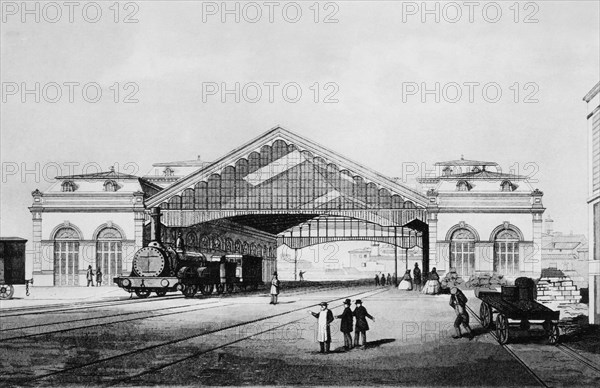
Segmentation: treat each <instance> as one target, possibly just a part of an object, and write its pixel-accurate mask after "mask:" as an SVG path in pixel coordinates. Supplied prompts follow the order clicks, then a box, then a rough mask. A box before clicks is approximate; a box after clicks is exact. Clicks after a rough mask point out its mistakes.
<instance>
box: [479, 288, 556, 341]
mask: <svg viewBox="0 0 600 388" xmlns="http://www.w3.org/2000/svg"><path fill="white" fill-rule="evenodd" d="M519 279H524V278H519ZM519 279H517V281H516V282H515V284H516V286H503V287H502V292H497V291H480V292H479V293H478V294H477V297H478V298H479V299H481V307H480V309H479V316H480V318H481V323H482V325H483V327H484V328H485V329H491V327H492V322H494V314H496V320H495V331H496V338H497V339H498V342H499V343H500V344H502V345H504V344H506V343H508V341H509V337H510V331H509V327H510V325H511V324H518V325H519V328H520V329H521V330H526V331H529V329H530V327H531V324H532V323H534V324H541V325H542V326H543V328H544V331H545V334H546V335H547V337H548V343H550V344H551V345H556V344H557V343H558V337H559V330H558V320H559V317H560V311H554V310H551V309H550V308H548V307H546V306H544V305H543V304H541V303H538V302H536V301H535V300H534V297H535V290H532V289H531V287H532V286H533V287H535V284H534V283H533V281H532V280H531V279H529V281H527V282H526V281H522V282H521V283H520V285H519ZM525 279H527V278H525ZM524 283H527V284H526V286H525V287H523V286H522V285H523V284H524ZM509 319H510V320H512V321H518V322H509ZM533 321H535V322H533Z"/></svg>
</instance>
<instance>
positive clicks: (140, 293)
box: [135, 290, 150, 299]
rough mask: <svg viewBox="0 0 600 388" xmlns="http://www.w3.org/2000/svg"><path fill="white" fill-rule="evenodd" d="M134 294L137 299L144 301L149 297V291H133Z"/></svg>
mask: <svg viewBox="0 0 600 388" xmlns="http://www.w3.org/2000/svg"><path fill="white" fill-rule="evenodd" d="M135 294H136V295H137V297H138V298H141V299H144V298H147V297H149V296H150V291H149V290H135Z"/></svg>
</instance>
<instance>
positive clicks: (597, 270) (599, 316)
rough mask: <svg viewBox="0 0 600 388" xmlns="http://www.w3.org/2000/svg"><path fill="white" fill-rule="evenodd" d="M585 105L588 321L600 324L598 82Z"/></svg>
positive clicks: (599, 91) (599, 109)
mask: <svg viewBox="0 0 600 388" xmlns="http://www.w3.org/2000/svg"><path fill="white" fill-rule="evenodd" d="M583 100H584V101H585V102H586V103H587V106H588V111H589V113H588V115H587V122H588V149H589V170H588V173H589V197H588V209H589V218H588V219H589V221H588V225H589V227H588V229H589V233H590V237H589V254H590V261H589V277H590V281H589V293H590V305H589V309H590V311H589V319H590V323H593V324H600V82H598V83H597V84H596V85H595V86H594V87H593V88H592V89H591V90H590V91H589V92H588V93H587V94H586V95H585V96H584V97H583Z"/></svg>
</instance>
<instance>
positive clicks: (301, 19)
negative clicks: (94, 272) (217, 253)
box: [0, 1, 600, 239]
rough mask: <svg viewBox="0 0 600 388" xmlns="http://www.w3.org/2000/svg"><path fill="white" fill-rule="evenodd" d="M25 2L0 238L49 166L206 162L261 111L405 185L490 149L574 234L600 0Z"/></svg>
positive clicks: (137, 169)
mask: <svg viewBox="0 0 600 388" xmlns="http://www.w3.org/2000/svg"><path fill="white" fill-rule="evenodd" d="M27 4H28V7H30V8H29V9H30V10H33V11H32V12H31V13H27V12H25V11H24V10H23V9H22V6H21V2H6V1H3V2H2V21H1V23H0V28H1V31H0V39H1V40H0V44H1V50H0V53H1V58H0V78H1V81H2V105H1V111H0V113H1V115H0V116H1V118H0V158H1V161H2V181H1V189H0V206H1V207H0V210H1V212H0V235H2V236H21V237H24V238H28V239H29V238H31V214H30V213H29V211H28V209H27V207H28V206H30V205H31V202H32V197H31V191H33V190H35V189H36V188H39V189H40V190H44V189H46V188H48V187H49V186H50V184H51V183H52V182H53V178H54V176H56V175H68V174H72V173H76V174H81V173H93V172H96V171H98V169H99V168H101V169H102V170H104V171H106V170H108V168H109V167H110V166H112V165H116V166H117V169H119V170H120V171H122V172H124V173H130V174H131V173H133V174H137V175H143V174H145V173H146V172H148V171H149V170H150V168H151V166H152V163H156V162H165V161H174V160H188V159H195V158H197V157H198V156H200V157H201V158H202V159H204V160H215V159H217V158H219V157H220V156H222V155H224V154H225V153H227V152H229V151H230V150H232V149H234V148H236V147H237V146H238V145H240V144H242V143H244V142H246V141H248V140H250V139H253V138H255V137H256V136H258V135H260V134H261V133H263V132H265V131H267V130H269V129H270V128H272V127H274V126H276V125H281V126H283V127H285V128H287V129H290V130H292V131H294V132H297V133H299V134H300V135H302V136H304V137H307V138H309V139H311V140H314V141H316V142H317V143H319V144H322V145H323V146H325V147H327V148H330V149H332V150H334V151H336V152H338V153H340V154H342V155H346V156H348V157H349V158H351V159H353V160H355V161H357V162H360V163H362V164H364V165H365V166H368V167H370V168H372V169H375V170H377V171H379V172H381V173H383V174H386V175H388V176H392V177H400V178H401V179H403V180H404V181H406V182H409V181H411V180H413V179H414V178H415V177H416V176H418V175H419V174H420V173H421V172H423V171H426V170H427V169H431V168H433V164H434V163H435V162H438V161H444V160H452V159H458V158H460V156H461V155H464V157H465V159H478V160H490V161H496V162H498V163H499V164H500V165H501V167H502V168H503V170H504V171H508V172H513V173H517V174H521V175H529V176H531V178H532V180H533V183H532V186H533V187H536V188H539V189H540V190H542V191H543V192H544V198H543V202H544V205H545V206H546V208H547V210H546V213H545V214H546V215H549V216H551V217H552V218H553V219H554V221H555V229H556V230H558V231H563V232H566V233H568V232H569V231H573V232H574V233H584V234H587V229H586V228H587V222H586V221H587V213H586V210H587V205H586V199H587V196H588V179H587V178H588V175H587V132H586V130H587V123H586V115H587V113H588V107H587V106H586V103H585V102H583V101H582V98H583V96H584V95H585V94H586V93H587V92H588V91H589V90H590V89H591V88H592V87H593V86H594V85H595V84H596V83H597V82H598V81H599V80H600V74H599V72H600V59H599V52H600V42H599V39H600V38H599V37H600V7H599V2H598V1H537V2H517V3H516V5H515V2H514V1H508V2H506V1H498V2H475V3H474V4H475V6H474V7H473V8H472V9H471V8H468V7H467V6H464V5H463V4H464V3H463V2H454V3H448V2H433V1H432V2H428V3H427V5H426V6H427V7H428V8H427V9H428V10H430V11H432V12H429V13H427V12H425V11H426V10H424V9H423V8H422V2H420V1H419V2H402V1H398V2H390V1H369V2H367V1H336V2H321V3H316V4H317V5H316V6H315V3H314V2H312V1H308V2H304V1H298V2H273V3H272V4H273V5H272V6H267V5H265V4H267V3H264V2H253V3H248V2H235V1H229V2H227V3H226V7H227V9H224V7H223V6H222V4H224V3H222V2H220V1H219V2H191V1H170V2H166V1H136V2H120V3H118V7H115V6H114V2H113V1H109V2H103V1H98V2H95V3H93V4H89V3H87V2H81V3H76V4H77V6H76V7H75V8H74V9H72V14H71V15H70V10H71V9H69V8H67V7H66V6H64V5H62V4H63V3H62V2H58V3H53V4H58V7H59V8H56V6H48V3H46V2H28V3H27ZM36 6H37V7H38V8H35V7H36ZM53 7H54V8H53ZM236 7H237V8H236ZM269 7H272V8H269ZM436 7H437V8H436ZM228 10H229V11H232V12H229V13H228V12H227V11H228ZM436 10H439V12H437V11H436ZM99 11H100V12H99ZM117 11H118V12H117ZM270 11H272V15H270ZM436 16H437V17H438V18H439V20H437V21H436V20H435V18H436ZM36 17H38V18H39V20H38V21H36V20H35V18H36ZM236 17H237V18H238V20H236ZM70 18H71V20H70ZM270 18H272V20H269V19H270ZM71 21H72V22H71ZM271 21H272V22H271ZM36 83H39V87H38V89H37V92H36ZM236 83H237V85H239V86H238V88H237V90H236ZM436 85H437V86H436ZM24 90H32V92H29V93H24V92H23V91H24ZM70 91H72V93H70ZM227 91H229V92H227ZM299 91H300V92H301V94H299V93H298V92H299ZM270 92H271V93H270ZM259 93H260V95H259ZM36 97H39V102H36V101H35V99H36ZM236 98H237V99H238V100H239V101H237V102H236ZM436 98H437V101H436Z"/></svg>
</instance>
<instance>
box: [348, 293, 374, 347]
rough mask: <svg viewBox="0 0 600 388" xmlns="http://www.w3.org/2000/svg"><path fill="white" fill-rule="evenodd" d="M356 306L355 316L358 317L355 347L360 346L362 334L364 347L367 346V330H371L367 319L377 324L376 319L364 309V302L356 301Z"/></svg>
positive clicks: (355, 330)
mask: <svg viewBox="0 0 600 388" xmlns="http://www.w3.org/2000/svg"><path fill="white" fill-rule="evenodd" d="M354 303H355V304H356V308H355V309H354V312H353V315H354V316H355V317H356V326H355V329H354V347H357V346H358V343H359V336H360V335H361V334H362V338H363V341H362V343H363V346H366V345H367V330H369V324H368V323H367V318H369V319H371V320H372V321H373V322H375V318H373V317H372V316H371V314H369V313H368V312H367V309H366V308H364V307H363V305H362V301H361V300H360V299H356V301H355V302H354Z"/></svg>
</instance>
